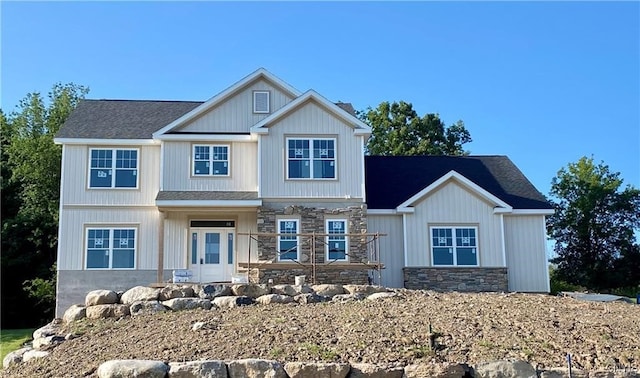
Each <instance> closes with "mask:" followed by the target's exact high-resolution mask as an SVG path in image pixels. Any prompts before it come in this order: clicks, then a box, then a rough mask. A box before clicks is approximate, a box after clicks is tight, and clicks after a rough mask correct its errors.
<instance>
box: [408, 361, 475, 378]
mask: <svg viewBox="0 0 640 378" xmlns="http://www.w3.org/2000/svg"><path fill="white" fill-rule="evenodd" d="M472 376H473V375H472V369H471V367H470V366H469V365H466V364H437V363H429V364H415V365H407V366H405V367H404V375H403V376H402V377H403V378H421V377H431V378H464V377H472Z"/></svg>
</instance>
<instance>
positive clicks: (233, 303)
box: [213, 296, 255, 308]
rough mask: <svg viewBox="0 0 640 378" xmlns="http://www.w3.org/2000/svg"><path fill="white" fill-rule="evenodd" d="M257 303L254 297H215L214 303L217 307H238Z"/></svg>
mask: <svg viewBox="0 0 640 378" xmlns="http://www.w3.org/2000/svg"><path fill="white" fill-rule="evenodd" d="M253 303H255V301H254V299H253V298H250V297H234V296H230V297H216V298H213V304H214V305H216V307H220V308H223V307H238V306H248V305H251V304H253Z"/></svg>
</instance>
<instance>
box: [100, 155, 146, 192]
mask: <svg viewBox="0 0 640 378" xmlns="http://www.w3.org/2000/svg"><path fill="white" fill-rule="evenodd" d="M89 154H90V157H91V163H90V174H89V187H90V188H137V187H138V150H115V149H113V150H112V149H91V150H90V151H89Z"/></svg>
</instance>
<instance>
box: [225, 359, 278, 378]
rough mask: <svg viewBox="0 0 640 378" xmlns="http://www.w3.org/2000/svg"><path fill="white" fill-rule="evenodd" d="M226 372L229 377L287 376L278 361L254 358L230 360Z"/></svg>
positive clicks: (262, 377)
mask: <svg viewBox="0 0 640 378" xmlns="http://www.w3.org/2000/svg"><path fill="white" fill-rule="evenodd" d="M227 372H228V373H229V377H230V378H287V373H285V371H284V368H283V367H282V364H281V363H280V362H278V361H273V360H260V359H255V358H248V359H245V360H235V361H231V362H229V363H227Z"/></svg>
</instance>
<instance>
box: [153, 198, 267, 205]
mask: <svg viewBox="0 0 640 378" xmlns="http://www.w3.org/2000/svg"><path fill="white" fill-rule="evenodd" d="M156 206H157V207H257V206H262V200H159V201H156Z"/></svg>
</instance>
